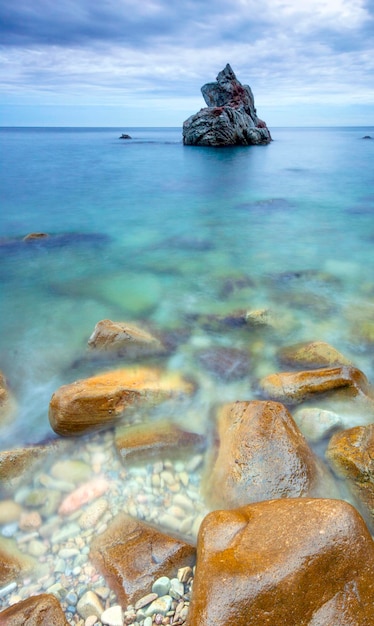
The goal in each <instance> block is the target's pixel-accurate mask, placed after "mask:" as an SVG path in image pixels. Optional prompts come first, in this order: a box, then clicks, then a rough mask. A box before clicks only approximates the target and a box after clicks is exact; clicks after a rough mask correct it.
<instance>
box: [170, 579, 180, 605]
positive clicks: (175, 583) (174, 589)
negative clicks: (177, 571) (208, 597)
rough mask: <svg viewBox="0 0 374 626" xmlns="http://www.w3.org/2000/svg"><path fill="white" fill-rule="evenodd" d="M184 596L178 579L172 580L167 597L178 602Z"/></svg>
mask: <svg viewBox="0 0 374 626" xmlns="http://www.w3.org/2000/svg"><path fill="white" fill-rule="evenodd" d="M183 594H184V585H183V583H182V582H181V581H180V580H179V579H178V578H172V579H171V581H170V589H169V595H171V597H172V598H174V600H179V598H181V597H182V596H183Z"/></svg>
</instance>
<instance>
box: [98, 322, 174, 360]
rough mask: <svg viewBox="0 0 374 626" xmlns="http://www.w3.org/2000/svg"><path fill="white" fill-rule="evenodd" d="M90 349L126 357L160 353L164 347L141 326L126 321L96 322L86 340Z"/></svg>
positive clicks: (163, 350)
mask: <svg viewBox="0 0 374 626" xmlns="http://www.w3.org/2000/svg"><path fill="white" fill-rule="evenodd" d="M88 346H89V348H90V349H91V350H96V351H103V352H115V353H117V354H120V355H125V356H128V357H137V356H148V355H153V354H162V353H163V352H165V348H164V346H163V345H162V343H161V341H160V340H159V339H157V337H155V336H154V335H152V334H151V333H149V332H148V331H147V330H144V329H143V328H139V327H138V326H135V325H134V324H128V323H127V322H112V321H111V320H108V319H105V320H101V321H100V322H98V323H97V324H96V326H95V329H94V331H93V333H92V335H91V337H90V338H89V340H88Z"/></svg>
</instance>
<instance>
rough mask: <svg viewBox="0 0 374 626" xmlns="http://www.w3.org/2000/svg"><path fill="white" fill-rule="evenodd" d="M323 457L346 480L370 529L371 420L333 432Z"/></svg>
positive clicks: (373, 482)
mask: <svg viewBox="0 0 374 626" xmlns="http://www.w3.org/2000/svg"><path fill="white" fill-rule="evenodd" d="M326 457H327V459H328V461H329V462H330V464H331V466H332V468H333V470H334V471H335V472H336V473H337V474H338V476H341V477H342V478H344V479H345V480H346V481H347V484H348V486H349V487H350V489H351V491H352V493H353V495H354V497H355V498H356V501H357V502H358V506H359V507H360V509H361V512H362V514H363V516H364V517H365V520H366V522H367V524H368V525H369V527H370V528H371V530H372V532H374V424H369V425H368V426H355V427H354V428H349V429H348V430H343V431H341V432H338V433H335V435H333V436H332V437H331V439H330V442H329V445H328V448H327V450H326Z"/></svg>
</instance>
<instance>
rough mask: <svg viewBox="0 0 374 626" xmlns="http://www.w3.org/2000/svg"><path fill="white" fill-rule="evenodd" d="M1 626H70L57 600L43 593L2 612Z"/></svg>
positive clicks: (0, 616)
mask: <svg viewBox="0 0 374 626" xmlns="http://www.w3.org/2000/svg"><path fill="white" fill-rule="evenodd" d="M0 626H69V622H68V621H67V620H66V618H65V615H64V612H63V610H62V608H61V605H60V603H59V601H58V600H57V598H55V596H54V595H53V594H51V593H42V594H40V595H38V596H32V597H30V598H27V600H22V601H21V602H17V604H14V605H13V606H10V607H9V608H7V609H5V611H1V613H0Z"/></svg>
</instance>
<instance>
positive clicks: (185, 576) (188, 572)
mask: <svg viewBox="0 0 374 626" xmlns="http://www.w3.org/2000/svg"><path fill="white" fill-rule="evenodd" d="M191 577H192V568H191V567H181V568H180V569H179V570H178V580H180V582H181V583H186V582H187V581H188V580H190V578H191Z"/></svg>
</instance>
